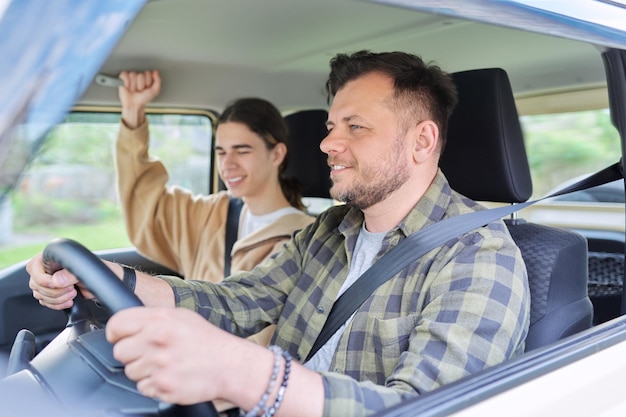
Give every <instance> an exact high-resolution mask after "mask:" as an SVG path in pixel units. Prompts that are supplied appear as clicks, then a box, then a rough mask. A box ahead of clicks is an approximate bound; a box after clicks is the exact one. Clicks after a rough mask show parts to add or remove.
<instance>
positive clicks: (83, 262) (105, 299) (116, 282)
mask: <svg viewBox="0 0 626 417" xmlns="http://www.w3.org/2000/svg"><path fill="white" fill-rule="evenodd" d="M42 261H43V264H44V269H45V271H46V272H47V273H49V274H52V273H54V272H56V271H58V270H60V269H67V270H68V271H70V272H71V273H72V274H74V275H75V276H76V278H78V280H79V281H80V282H81V283H82V284H83V285H84V286H85V287H86V288H87V289H88V290H89V291H91V292H92V293H93V294H94V295H95V296H96V297H97V299H98V301H99V303H100V304H102V305H103V306H105V307H106V308H108V309H109V311H111V313H113V314H114V313H117V312H118V311H121V310H123V309H126V308H131V307H140V306H143V303H142V302H141V300H139V298H138V297H137V296H136V295H135V294H134V293H133V292H132V291H131V290H130V289H129V288H128V287H127V286H126V285H124V283H123V282H122V281H121V280H120V279H119V278H118V277H117V276H116V275H115V274H114V273H113V271H111V269H109V267H108V266H107V265H106V264H105V263H104V262H102V260H101V259H100V258H98V257H97V256H96V255H95V254H93V253H92V252H91V251H90V250H88V249H87V248H85V247H84V246H83V245H81V244H80V243H78V242H76V241H74V240H71V239H66V238H59V239H55V240H53V241H51V242H50V243H48V244H47V245H46V247H45V248H44V250H43V255H42Z"/></svg>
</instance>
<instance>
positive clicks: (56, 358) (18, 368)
mask: <svg viewBox="0 0 626 417" xmlns="http://www.w3.org/2000/svg"><path fill="white" fill-rule="evenodd" d="M43 263H44V269H45V270H46V272H48V273H53V272H56V271H58V270H59V269H63V268H65V269H67V270H68V271H70V272H71V273H72V274H74V275H75V276H76V277H77V278H78V280H79V281H80V282H81V283H82V284H83V285H84V286H85V287H86V288H87V289H89V291H91V292H92V293H93V294H94V295H95V296H96V297H97V298H98V301H99V303H100V304H102V305H103V306H105V307H106V308H107V309H109V310H110V312H111V313H113V314H114V313H116V312H118V311H120V310H123V309H125V308H130V307H137V306H142V305H143V304H142V303H141V301H140V300H139V298H138V297H137V296H136V295H135V294H134V293H133V292H131V291H130V289H128V288H127V287H126V285H124V284H123V283H122V281H121V280H120V279H119V278H117V276H116V275H115V274H114V273H113V272H112V271H111V270H110V269H109V268H108V267H107V266H106V265H105V264H104V263H103V262H102V261H101V260H100V259H99V258H98V257H97V256H96V255H94V254H93V253H92V252H91V251H89V250H88V249H86V248H85V247H84V246H82V245H81V244H79V243H77V242H75V241H73V240H69V239H56V240H53V241H52V242H50V243H49V244H48V245H47V246H46V247H45V249H44V251H43ZM67 313H68V324H67V326H66V328H65V330H63V331H62V332H61V333H60V334H59V335H58V336H57V337H56V338H55V339H54V340H52V341H51V342H50V343H49V344H48V345H47V346H46V347H45V348H44V349H43V350H42V351H41V352H40V353H39V354H37V355H36V356H34V357H31V356H32V355H31V353H32V352H34V336H32V337H31V336H30V335H32V333H30V332H29V331H28V330H22V331H21V332H20V333H19V334H18V337H17V338H16V342H15V343H14V346H13V348H12V350H11V355H10V357H9V366H8V370H9V372H7V374H8V376H7V377H5V378H4V379H2V380H0V404H2V410H3V411H9V410H11V411H14V413H10V414H13V415H26V416H30V415H33V416H34V415H43V414H45V415H48V416H50V415H53V416H56V415H57V414H56V412H57V411H58V415H59V416H61V415H68V414H67V413H68V412H69V415H76V416H79V415H82V414H81V413H82V412H84V415H85V416H87V415H89V416H91V415H94V413H96V414H97V413H103V412H104V413H112V412H115V413H116V414H105V415H107V416H108V415H116V416H123V415H132V416H134V417H139V416H145V417H148V416H185V417H200V416H203V417H207V416H208V417H217V416H219V414H218V413H217V411H216V410H215V407H214V406H213V404H212V403H211V402H206V403H200V404H195V405H191V406H179V405H175V404H167V403H162V402H159V401H158V400H155V399H153V398H148V397H145V396H143V395H142V394H140V393H139V392H138V391H137V388H136V384H135V383H134V382H133V381H131V380H129V379H128V378H127V377H126V375H125V374H124V365H123V364H122V363H120V362H119V361H117V360H116V359H115V358H114V357H113V346H112V345H111V344H110V343H109V342H108V341H107V340H106V338H105V335H104V328H101V326H100V325H99V323H98V321H97V320H96V319H95V318H94V317H93V315H92V313H91V311H90V310H89V308H88V306H87V304H86V303H85V300H84V298H83V297H82V295H81V294H80V291H79V295H78V296H77V298H76V299H75V300H74V305H73V307H72V308H71V309H69V311H67ZM29 333H30V335H29ZM42 412H43V414H40V413H42ZM31 413H32V414H31ZM98 415H100V414H98Z"/></svg>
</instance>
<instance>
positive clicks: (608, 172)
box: [305, 160, 624, 362]
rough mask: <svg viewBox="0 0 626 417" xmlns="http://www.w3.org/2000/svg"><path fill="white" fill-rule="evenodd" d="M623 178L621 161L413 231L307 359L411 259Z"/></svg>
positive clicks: (362, 283)
mask: <svg viewBox="0 0 626 417" xmlns="http://www.w3.org/2000/svg"><path fill="white" fill-rule="evenodd" d="M620 178H624V176H623V173H622V169H621V160H620V162H616V163H615V164H613V165H611V166H609V167H607V168H604V169H603V170H600V171H598V172H596V173H595V174H591V175H589V176H588V177H585V178H583V179H582V180H580V181H578V182H576V183H575V184H572V185H570V186H567V187H565V188H563V189H561V190H558V191H556V192H554V193H551V194H549V195H547V196H545V197H541V198H539V199H537V200H533V201H526V202H524V203H520V204H512V205H508V206H503V207H496V208H492V209H487V210H480V211H474V212H471V213H466V214H462V215H459V216H454V217H449V218H447V219H444V220H441V221H439V222H437V223H434V224H432V225H430V226H427V227H425V228H423V229H421V230H419V231H417V232H415V233H412V234H410V235H409V236H407V237H406V238H405V239H403V240H402V241H401V242H399V243H398V244H397V245H396V246H394V247H393V248H391V249H390V250H389V252H387V253H386V254H385V255H383V256H382V257H380V259H378V261H376V262H375V263H374V264H373V265H372V266H371V267H370V268H369V269H368V270H367V271H365V272H364V273H363V274H362V275H361V276H360V277H359V279H357V280H356V282H355V283H354V284H352V285H351V286H350V288H348V289H347V290H346V291H345V292H344V293H343V294H342V295H341V296H340V297H339V298H338V299H337V301H335V303H334V304H333V307H332V308H331V310H330V313H329V315H328V319H327V320H326V323H324V327H323V328H322V331H321V332H320V334H319V335H318V337H317V339H316V340H315V342H314V343H313V347H312V348H311V351H310V352H309V354H308V355H307V358H306V360H305V362H306V361H308V360H309V359H311V358H312V357H313V355H315V353H316V352H317V351H318V350H319V348H321V347H322V346H324V344H326V342H327V341H328V339H330V337H331V336H332V335H333V334H334V333H335V332H336V331H337V330H338V329H339V328H340V327H341V326H342V325H343V324H344V323H345V322H346V321H347V320H348V319H349V318H350V316H352V314H353V313H354V312H355V311H356V310H357V309H358V308H359V307H360V306H361V305H362V304H363V303H364V302H365V300H367V299H368V298H369V296H370V295H371V294H372V293H373V292H374V290H376V288H378V287H379V286H380V285H381V284H383V283H384V282H385V281H387V280H388V279H390V278H391V277H392V276H394V275H395V274H397V273H398V272H400V271H401V270H402V269H403V268H405V267H406V266H407V265H408V264H409V263H410V262H414V261H417V260H418V259H419V258H421V257H422V256H424V255H425V254H427V253H428V252H430V251H431V250H433V249H435V248H437V247H438V246H441V245H443V244H444V243H446V242H447V241H448V240H450V239H453V238H455V237H457V236H460V235H462V234H465V233H467V232H469V231H471V230H474V229H476V228H479V227H482V226H484V225H486V224H488V223H491V222H492V221H495V220H497V219H499V218H502V217H504V216H506V215H509V214H512V213H514V212H516V211H518V210H521V209H523V208H525V207H528V206H530V205H532V204H535V203H536V202H538V201H541V200H545V199H547V198H551V197H556V196H559V195H563V194H569V193H572V192H574V191H580V190H586V189H588V188H591V187H595V186H598V185H602V184H606V183H608V182H611V181H614V180H618V179H620Z"/></svg>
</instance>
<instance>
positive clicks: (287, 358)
mask: <svg viewBox="0 0 626 417" xmlns="http://www.w3.org/2000/svg"><path fill="white" fill-rule="evenodd" d="M283 356H284V358H285V373H284V374H283V382H282V384H280V388H279V389H278V394H276V400H274V404H273V405H272V406H271V407H270V408H269V410H267V411H266V413H265V414H264V415H263V417H273V416H274V414H276V412H277V411H278V407H280V404H281V403H282V402H283V398H284V396H285V390H286V389H287V382H289V373H290V372H291V355H290V354H289V352H287V351H286V350H285V351H283Z"/></svg>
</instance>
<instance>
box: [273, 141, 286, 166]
mask: <svg viewBox="0 0 626 417" xmlns="http://www.w3.org/2000/svg"><path fill="white" fill-rule="evenodd" d="M272 154H273V160H272V163H273V164H274V166H280V164H282V163H283V160H284V159H285V157H286V156H287V145H285V144H284V143H282V142H279V143H277V144H276V146H274V149H272Z"/></svg>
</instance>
